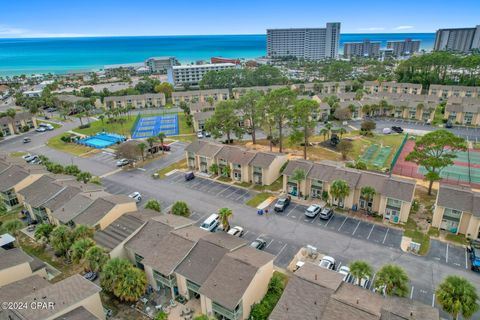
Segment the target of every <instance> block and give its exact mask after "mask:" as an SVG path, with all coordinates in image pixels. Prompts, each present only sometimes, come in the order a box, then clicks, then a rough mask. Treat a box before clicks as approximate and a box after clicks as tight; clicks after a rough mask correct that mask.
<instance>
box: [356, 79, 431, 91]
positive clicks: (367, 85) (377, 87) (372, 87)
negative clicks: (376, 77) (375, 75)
mask: <svg viewBox="0 0 480 320" xmlns="http://www.w3.org/2000/svg"><path fill="white" fill-rule="evenodd" d="M363 89H364V90H366V91H367V92H368V93H382V92H383V93H403V94H422V85H421V84H416V83H398V82H395V81H385V82H379V81H365V82H364V83H363Z"/></svg>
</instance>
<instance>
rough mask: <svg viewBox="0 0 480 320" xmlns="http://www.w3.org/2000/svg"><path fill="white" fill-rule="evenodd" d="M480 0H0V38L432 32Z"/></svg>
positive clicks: (454, 23)
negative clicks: (335, 25)
mask: <svg viewBox="0 0 480 320" xmlns="http://www.w3.org/2000/svg"><path fill="white" fill-rule="evenodd" d="M478 1H479V0H456V1H450V0H436V1H433V0H402V1H380V0H377V1H371V0H335V1H331V0H330V1H326V0H316V1H314V0H312V1H310V0H306V1H304V0H297V1H291V0H290V1H287V0H277V1H274V0H241V1H226V0H222V1H218V0H209V1H185V0H173V1H165V0H134V1H133V0H95V1H92V0H42V1H40V0H13V1H12V0H10V1H9V0H1V10H2V13H1V14H0V38H29V37H85V36H138V35H206V34H264V33H265V30H266V29H267V28H280V27H281V28H285V27H288V28H294V27H323V26H324V25H325V23H326V22H341V23H342V26H341V32H342V33H399V32H403V33H405V32H407V33H410V32H435V31H436V30H437V29H439V28H450V27H473V26H475V25H477V24H480V5H479V4H478Z"/></svg>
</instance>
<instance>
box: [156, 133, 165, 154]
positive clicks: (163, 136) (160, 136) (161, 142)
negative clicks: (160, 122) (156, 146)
mask: <svg viewBox="0 0 480 320" xmlns="http://www.w3.org/2000/svg"><path fill="white" fill-rule="evenodd" d="M165 137H166V135H165V133H164V132H160V133H159V134H158V140H160V144H161V145H162V154H164V153H165V150H164V149H163V141H165Z"/></svg>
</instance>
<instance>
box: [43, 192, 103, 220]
mask: <svg viewBox="0 0 480 320" xmlns="http://www.w3.org/2000/svg"><path fill="white" fill-rule="evenodd" d="M94 194H95V193H94ZM95 199H96V197H91V196H89V194H85V193H80V194H77V195H75V196H74V197H73V198H71V199H70V201H68V202H66V203H64V204H63V205H62V206H61V207H60V208H58V209H56V210H55V211H53V212H52V215H53V216H54V217H55V218H57V219H58V220H59V221H60V222H62V223H67V222H69V221H71V220H72V219H73V218H75V217H76V216H77V215H79V214H80V213H81V212H82V211H83V210H85V209H86V208H88V206H89V205H91V204H92V203H93V201H94V200H95Z"/></svg>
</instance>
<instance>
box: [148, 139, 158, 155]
mask: <svg viewBox="0 0 480 320" xmlns="http://www.w3.org/2000/svg"><path fill="white" fill-rule="evenodd" d="M156 141H157V138H156V137H148V138H147V143H148V146H149V147H150V155H152V154H153V144H154V143H155V142H156Z"/></svg>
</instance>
